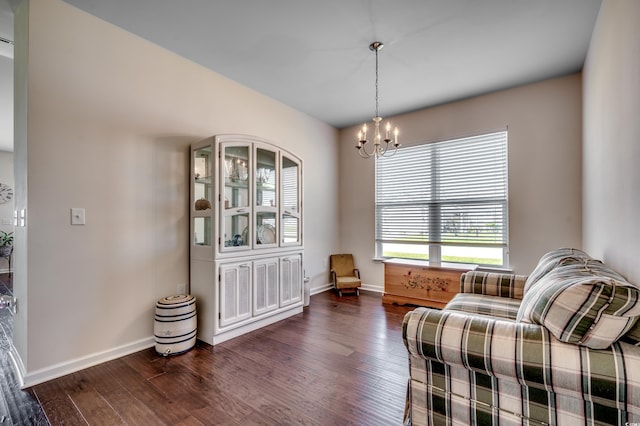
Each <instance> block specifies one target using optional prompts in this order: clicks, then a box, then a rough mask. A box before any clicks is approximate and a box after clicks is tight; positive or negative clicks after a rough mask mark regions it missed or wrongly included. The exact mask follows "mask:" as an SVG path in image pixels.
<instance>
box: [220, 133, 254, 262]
mask: <svg viewBox="0 0 640 426" xmlns="http://www.w3.org/2000/svg"><path fill="white" fill-rule="evenodd" d="M221 149H222V151H221V152H222V155H221V165H220V172H221V175H222V176H221V179H220V180H221V184H222V190H221V197H220V198H221V200H220V207H221V211H222V220H221V227H222V229H221V235H220V245H221V248H222V249H229V250H234V249H246V248H248V247H249V246H250V244H251V241H250V238H251V236H250V233H249V228H250V225H251V222H250V216H251V215H250V211H251V209H250V194H251V192H250V186H251V185H250V182H251V177H250V164H251V163H250V157H249V152H250V146H249V145H248V144H245V145H231V144H229V145H226V144H223V145H222V148H221Z"/></svg>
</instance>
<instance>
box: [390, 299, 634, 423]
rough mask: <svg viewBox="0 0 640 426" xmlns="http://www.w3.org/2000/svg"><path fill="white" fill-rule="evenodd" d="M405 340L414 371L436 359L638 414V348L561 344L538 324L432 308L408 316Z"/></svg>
mask: <svg viewBox="0 0 640 426" xmlns="http://www.w3.org/2000/svg"><path fill="white" fill-rule="evenodd" d="M402 335H403V339H404V343H405V346H406V347H407V350H408V351H409V354H410V364H412V372H413V364H414V363H416V362H417V363H420V362H421V361H420V360H422V359H424V360H432V361H436V362H440V363H443V364H447V365H451V366H461V367H463V368H466V369H469V370H474V371H476V372H479V373H483V374H486V375H488V376H492V377H498V378H500V379H505V380H511V381H516V382H518V383H520V384H521V385H525V386H530V387H535V388H538V389H543V390H546V391H551V392H556V393H560V394H564V395H569V396H572V397H576V398H581V399H586V400H590V401H593V402H596V403H600V404H604V405H607V406H616V405H617V406H625V404H626V406H627V407H628V409H629V410H630V411H633V412H635V413H639V412H640V407H639V405H640V398H638V395H640V348H639V347H635V346H632V345H628V344H626V343H614V344H613V345H612V346H611V347H610V348H609V349H604V350H594V349H589V348H587V347H583V346H579V345H573V344H568V343H563V342H560V341H559V340H557V339H555V338H554V337H553V335H551V334H550V333H549V332H548V331H547V330H546V329H545V328H544V327H542V326H540V325H537V324H525V323H517V322H514V321H510V320H503V319H496V318H491V317H487V316H482V315H470V314H465V313H460V312H454V311H440V310H435V309H429V308H417V309H415V310H413V311H411V312H409V313H407V314H406V316H405V318H404V321H403V327H402ZM412 378H414V377H413V375H412ZM612 401H613V402H612Z"/></svg>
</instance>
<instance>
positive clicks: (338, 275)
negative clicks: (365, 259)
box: [329, 254, 362, 296]
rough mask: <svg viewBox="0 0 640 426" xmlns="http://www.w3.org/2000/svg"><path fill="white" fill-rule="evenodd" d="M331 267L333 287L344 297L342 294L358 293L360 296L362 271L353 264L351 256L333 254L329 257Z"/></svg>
mask: <svg viewBox="0 0 640 426" xmlns="http://www.w3.org/2000/svg"><path fill="white" fill-rule="evenodd" d="M329 264H330V267H331V279H332V280H333V287H334V288H335V289H336V290H337V291H338V294H339V295H340V296H342V292H350V293H356V294H357V295H360V290H359V288H360V286H361V285H362V282H361V281H360V271H359V270H358V269H357V268H356V267H355V265H354V263H353V255H351V254H332V255H331V256H329Z"/></svg>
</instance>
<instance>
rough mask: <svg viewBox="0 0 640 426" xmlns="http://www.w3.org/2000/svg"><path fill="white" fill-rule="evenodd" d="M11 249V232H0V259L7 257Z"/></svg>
mask: <svg viewBox="0 0 640 426" xmlns="http://www.w3.org/2000/svg"><path fill="white" fill-rule="evenodd" d="M12 248H13V232H4V231H0V257H9V256H10V255H11V249H12Z"/></svg>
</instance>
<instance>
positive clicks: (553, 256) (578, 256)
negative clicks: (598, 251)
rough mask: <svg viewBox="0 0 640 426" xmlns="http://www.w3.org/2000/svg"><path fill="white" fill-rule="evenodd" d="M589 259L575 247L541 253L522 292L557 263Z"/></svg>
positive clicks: (571, 262) (525, 292)
mask: <svg viewBox="0 0 640 426" xmlns="http://www.w3.org/2000/svg"><path fill="white" fill-rule="evenodd" d="M589 259H591V256H589V255H588V254H587V253H585V252H583V251H582V250H578V249H575V248H559V249H556V250H552V251H550V252H549V253H546V254H545V255H543V256H542V257H541V258H540V260H539V261H538V265H536V267H535V268H534V270H533V271H532V272H531V274H529V276H528V277H527V281H526V282H525V283H524V294H527V291H529V289H531V287H533V286H534V285H535V284H536V283H537V282H538V281H540V279H541V278H542V277H544V276H545V275H547V274H548V273H549V272H551V271H553V270H554V269H555V268H556V267H557V266H559V265H568V264H575V263H583V262H584V261H585V260H589Z"/></svg>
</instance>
